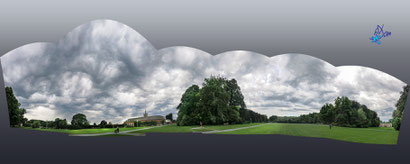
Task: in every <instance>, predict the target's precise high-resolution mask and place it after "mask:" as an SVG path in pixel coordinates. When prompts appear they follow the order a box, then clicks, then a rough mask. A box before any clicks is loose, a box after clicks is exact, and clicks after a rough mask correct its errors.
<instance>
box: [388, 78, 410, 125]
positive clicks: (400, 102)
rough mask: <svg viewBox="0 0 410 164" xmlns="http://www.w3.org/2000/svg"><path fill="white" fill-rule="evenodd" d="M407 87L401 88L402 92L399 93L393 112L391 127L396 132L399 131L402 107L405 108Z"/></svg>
mask: <svg viewBox="0 0 410 164" xmlns="http://www.w3.org/2000/svg"><path fill="white" fill-rule="evenodd" d="M409 88H410V86H409V85H406V86H404V87H403V91H401V92H400V94H401V95H400V98H399V100H398V101H397V103H396V110H394V111H393V120H392V122H393V127H394V129H396V130H400V126H401V120H402V117H403V111H404V107H405V106H406V101H407V95H408V93H409Z"/></svg>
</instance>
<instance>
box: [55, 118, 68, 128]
mask: <svg viewBox="0 0 410 164" xmlns="http://www.w3.org/2000/svg"><path fill="white" fill-rule="evenodd" d="M54 127H55V128H56V129H65V128H67V120H66V119H60V118H56V119H55V120H54Z"/></svg>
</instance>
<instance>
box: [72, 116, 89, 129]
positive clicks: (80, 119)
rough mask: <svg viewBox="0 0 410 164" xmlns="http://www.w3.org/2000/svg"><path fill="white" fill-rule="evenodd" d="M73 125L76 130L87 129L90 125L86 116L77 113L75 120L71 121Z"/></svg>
mask: <svg viewBox="0 0 410 164" xmlns="http://www.w3.org/2000/svg"><path fill="white" fill-rule="evenodd" d="M71 125H72V126H73V127H74V128H77V129H81V128H87V127H88V126H89V125H90V123H89V122H88V120H87V117H86V116H85V115H84V114H81V113H77V114H75V115H74V116H73V119H72V120H71Z"/></svg>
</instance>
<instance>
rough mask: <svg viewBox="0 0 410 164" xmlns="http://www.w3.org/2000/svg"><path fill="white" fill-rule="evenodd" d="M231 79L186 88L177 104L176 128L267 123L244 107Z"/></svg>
mask: <svg viewBox="0 0 410 164" xmlns="http://www.w3.org/2000/svg"><path fill="white" fill-rule="evenodd" d="M243 99H244V97H243V95H242V93H241V89H240V87H239V86H238V84H237V82H236V80H235V79H231V80H228V79H226V78H224V77H220V76H217V77H216V76H211V77H210V78H205V82H204V83H203V84H202V88H200V87H199V86H198V85H192V86H190V87H189V88H188V89H187V90H186V91H185V93H184V94H183V95H182V98H181V103H180V104H179V105H178V107H177V110H178V118H177V125H199V124H201V123H202V124H203V125H221V124H226V123H227V124H240V123H247V122H267V121H268V117H267V116H266V115H261V114H259V113H256V112H254V111H252V110H249V109H247V108H246V105H245V102H244V100H243Z"/></svg>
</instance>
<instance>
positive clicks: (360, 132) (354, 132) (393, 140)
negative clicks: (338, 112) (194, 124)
mask: <svg viewBox="0 0 410 164" xmlns="http://www.w3.org/2000/svg"><path fill="white" fill-rule="evenodd" d="M217 134H282V135H291V136H306V137H319V138H330V139H335V140H342V141H350V142H359V143H369V144H397V139H398V135H399V132H398V131H395V130H394V129H393V128H382V127H375V128H346V127H337V126H333V128H332V129H331V130H330V129H329V126H328V125H316V124H285V123H271V124H266V125H262V126H258V127H253V128H248V129H242V130H236V131H230V132H221V133H217Z"/></svg>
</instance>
